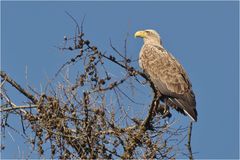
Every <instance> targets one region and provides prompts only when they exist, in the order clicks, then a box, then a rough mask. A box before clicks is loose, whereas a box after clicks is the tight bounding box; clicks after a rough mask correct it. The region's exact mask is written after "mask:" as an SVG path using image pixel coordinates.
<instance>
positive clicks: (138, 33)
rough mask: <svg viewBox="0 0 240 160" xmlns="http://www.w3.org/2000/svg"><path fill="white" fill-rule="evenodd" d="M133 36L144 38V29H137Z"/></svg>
mask: <svg viewBox="0 0 240 160" xmlns="http://www.w3.org/2000/svg"><path fill="white" fill-rule="evenodd" d="M134 36H135V38H136V37H141V38H145V37H146V32H145V31H137V32H136V33H135V34H134Z"/></svg>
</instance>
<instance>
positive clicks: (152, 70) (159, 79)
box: [140, 44, 197, 120]
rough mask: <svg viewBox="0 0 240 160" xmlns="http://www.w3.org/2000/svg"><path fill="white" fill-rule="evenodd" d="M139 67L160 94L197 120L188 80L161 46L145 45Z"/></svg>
mask: <svg viewBox="0 0 240 160" xmlns="http://www.w3.org/2000/svg"><path fill="white" fill-rule="evenodd" d="M140 60H141V66H142V68H143V69H144V71H145V72H147V73H148V74H149V76H150V78H151V80H152V81H153V83H154V84H155V86H156V87H157V88H158V89H159V90H160V92H161V93H162V94H163V95H165V96H167V97H169V101H171V103H172V104H174V105H176V106H177V107H179V109H180V110H181V109H182V110H183V111H184V112H185V113H186V114H188V115H189V116H190V117H191V118H192V119H194V120H197V112H196V101H195V96H194V93H193V91H192V86H191V83H190V81H189V78H188V76H187V74H186V72H185V71H184V69H183V67H182V66H181V65H180V63H179V62H178V61H177V60H176V59H175V58H174V57H173V56H172V55H171V54H169V53H167V51H166V50H165V49H164V48H162V47H161V46H153V45H149V44H145V45H144V46H143V48H142V50H141V56H140Z"/></svg>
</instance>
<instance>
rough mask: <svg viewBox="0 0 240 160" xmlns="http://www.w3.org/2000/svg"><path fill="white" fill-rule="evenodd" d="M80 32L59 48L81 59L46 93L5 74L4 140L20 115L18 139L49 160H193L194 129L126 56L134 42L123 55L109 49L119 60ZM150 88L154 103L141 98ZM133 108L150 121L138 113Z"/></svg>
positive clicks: (74, 60) (58, 76) (68, 64)
mask: <svg viewBox="0 0 240 160" xmlns="http://www.w3.org/2000/svg"><path fill="white" fill-rule="evenodd" d="M76 28H77V29H76V35H74V36H72V37H67V36H65V37H64V42H65V43H64V45H63V46H61V47H59V49H60V50H63V51H64V52H65V53H66V52H70V53H71V56H72V55H74V56H72V57H71V58H70V59H69V61H67V62H66V63H65V64H63V66H62V67H61V68H60V69H59V71H58V72H57V73H56V75H55V76H54V79H52V80H51V81H50V82H49V83H48V84H47V85H46V87H45V90H44V92H38V91H36V90H34V89H33V88H31V87H28V88H23V87H22V86H21V85H19V84H18V83H17V82H15V81H14V80H13V79H12V78H11V77H10V76H9V75H8V74H7V73H5V72H4V71H1V79H2V81H1V99H2V105H1V113H2V116H1V126H2V135H4V134H5V132H4V131H5V128H8V129H11V130H13V131H16V130H15V129H14V128H15V127H14V126H10V125H9V123H8V121H9V120H8V119H9V115H10V114H14V115H16V116H19V117H20V118H21V122H19V123H20V124H21V125H22V130H21V131H16V132H18V133H19V134H22V135H24V136H23V137H24V138H25V139H26V140H27V141H28V142H29V143H30V144H32V146H33V150H37V151H38V153H39V154H40V155H44V156H45V157H49V158H50V157H51V158H61V159H69V158H74V159H75V158H83V159H96V158H104V159H105V158H106V159H111V158H122V159H132V158H157V159H175V158H177V157H179V156H186V157H188V158H189V159H193V154H192V149H191V130H192V123H191V124H190V127H189V129H188V127H183V126H181V125H179V124H177V120H174V119H173V120H172V119H168V120H166V119H165V115H163V114H162V107H161V104H160V97H161V94H160V93H159V92H158V91H157V90H156V89H155V87H154V85H153V83H152V82H151V80H150V79H149V78H148V76H147V75H146V74H144V73H143V72H142V71H140V70H137V69H136V68H134V67H133V66H134V65H133V63H134V62H135V60H134V59H132V58H129V57H128V55H127V38H126V39H125V46H124V51H123V52H120V51H119V50H117V49H116V48H115V47H114V45H113V44H112V43H111V42H110V46H111V48H112V54H108V53H103V52H101V51H100V50H99V49H98V48H97V47H96V46H94V45H92V43H91V42H90V40H86V39H84V32H83V29H82V25H81V26H80V27H79V26H78V24H77V23H76ZM66 68H69V70H67V71H66V70H65V69H66ZM114 73H118V74H114ZM70 75H71V76H70ZM8 84H10V85H11V86H12V87H13V88H15V89H16V90H18V91H19V94H21V95H24V96H25V97H26V98H27V99H28V101H27V102H25V103H24V105H21V106H19V105H17V104H16V103H15V102H14V98H15V97H11V96H10V95H9V94H8V92H7V88H8V87H11V86H9V85H8ZM144 89H145V90H146V92H149V91H151V92H152V99H151V101H149V102H145V103H141V102H139V101H140V99H139V98H138V92H140V90H144ZM146 103H148V104H146ZM134 108H139V109H141V110H143V111H142V113H145V114H141V115H140V114H134V113H132V111H134ZM135 110H136V109H135ZM138 113H140V112H138ZM187 137H188V138H187ZM182 144H183V145H182ZM184 144H186V146H185V147H184ZM2 146H4V144H2ZM6 147H7V146H6ZM46 148H50V153H48V151H47V149H46ZM2 149H3V147H2ZM47 154H50V155H47Z"/></svg>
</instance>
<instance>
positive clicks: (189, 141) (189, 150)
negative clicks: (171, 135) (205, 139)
mask: <svg viewBox="0 0 240 160" xmlns="http://www.w3.org/2000/svg"><path fill="white" fill-rule="evenodd" d="M192 124H193V122H192V121H191V122H190V124H189V128H188V142H187V145H186V146H187V149H188V152H189V159H190V160H193V154H192V147H191V136H192Z"/></svg>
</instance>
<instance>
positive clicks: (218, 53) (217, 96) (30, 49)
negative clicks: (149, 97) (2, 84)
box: [1, 2, 239, 158]
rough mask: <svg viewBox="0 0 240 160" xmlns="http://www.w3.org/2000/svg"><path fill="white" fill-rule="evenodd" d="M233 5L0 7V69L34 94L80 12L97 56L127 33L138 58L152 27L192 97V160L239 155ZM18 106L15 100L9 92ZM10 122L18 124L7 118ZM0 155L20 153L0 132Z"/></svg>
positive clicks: (131, 51) (59, 61)
mask: <svg viewBox="0 0 240 160" xmlns="http://www.w3.org/2000/svg"><path fill="white" fill-rule="evenodd" d="M238 10H239V5H238V2H1V67H2V70H4V71H6V72H7V73H9V75H10V76H12V77H13V78H14V79H15V80H16V81H17V82H19V83H20V84H22V85H23V86H25V85H26V80H25V70H26V66H27V68H28V81H29V83H30V84H31V85H34V86H35V87H36V88H37V89H40V85H39V84H40V83H42V84H44V83H45V82H46V79H47V77H48V76H49V77H51V75H53V74H54V73H56V71H57V69H58V68H59V66H61V64H62V63H63V62H64V61H65V60H66V58H67V55H64V54H62V53H60V52H59V51H58V50H57V49H56V48H54V46H55V45H60V44H61V43H62V40H63V36H64V35H72V34H73V33H74V24H73V22H72V21H71V19H70V18H69V17H68V16H67V15H66V14H65V12H64V11H68V12H70V13H71V14H72V15H73V16H74V17H76V19H77V20H78V21H79V22H80V21H81V19H82V18H83V16H84V15H86V19H85V24H84V31H85V33H86V37H87V38H89V39H90V40H91V41H92V43H94V44H95V45H96V46H98V47H99V48H100V50H102V51H107V52H108V51H110V47H109V39H110V38H111V40H112V41H113V43H114V44H115V46H117V47H118V48H123V45H124V42H123V41H124V38H125V36H126V33H127V32H128V33H129V34H130V37H129V41H128V54H129V55H130V56H131V57H133V58H134V57H135V58H136V57H138V53H139V50H140V47H141V45H142V41H141V40H139V39H134V37H133V34H134V33H135V31H137V30H139V29H150V28H151V29H155V30H157V31H158V32H159V33H160V35H161V38H162V40H163V44H164V47H165V48H166V49H167V50H168V51H170V52H171V53H172V54H173V55H174V56H175V57H177V59H178V60H179V61H180V62H181V63H182V64H183V66H184V67H185V69H186V70H187V72H188V73H189V76H190V79H191V81H192V84H193V89H194V92H195V94H196V98H197V110H198V112H199V118H198V119H199V121H198V122H197V123H195V124H194V129H193V138H192V147H193V151H194V152H197V154H196V155H195V158H237V157H238V156H239V100H238V99H239V94H238V89H239V84H238V83H239V70H238V63H239V46H238V45H239V32H238V28H239V16H238ZM9 91H11V92H12V94H13V95H15V96H16V100H17V102H18V103H19V104H21V103H22V99H21V97H19V96H18V97H17V95H18V94H17V92H14V91H13V90H11V89H9ZM12 121H13V124H14V123H15V124H16V125H19V123H17V122H18V121H19V119H16V118H14V117H13V120H12ZM4 141H5V144H6V145H7V148H6V150H5V151H3V152H2V154H3V155H2V156H3V158H19V157H18V155H19V153H18V146H19V147H20V149H22V150H24V152H25V153H27V152H28V151H29V150H28V148H26V147H25V146H23V141H22V140H21V137H19V138H17V137H16V138H15V142H13V140H12V139H11V138H10V136H9V135H7V137H6V139H5V140H4Z"/></svg>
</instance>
